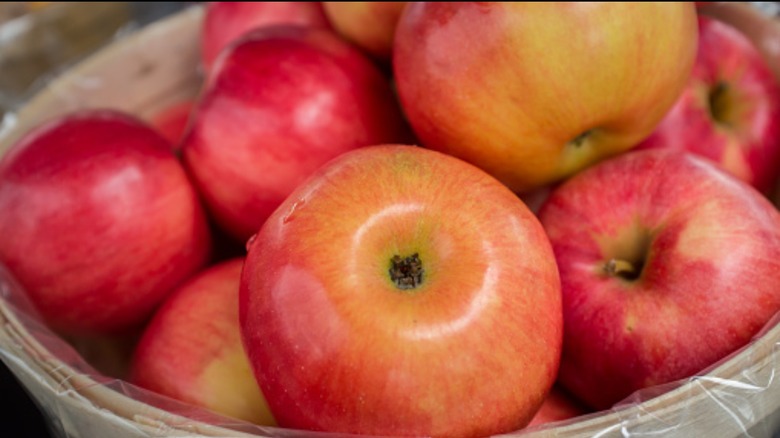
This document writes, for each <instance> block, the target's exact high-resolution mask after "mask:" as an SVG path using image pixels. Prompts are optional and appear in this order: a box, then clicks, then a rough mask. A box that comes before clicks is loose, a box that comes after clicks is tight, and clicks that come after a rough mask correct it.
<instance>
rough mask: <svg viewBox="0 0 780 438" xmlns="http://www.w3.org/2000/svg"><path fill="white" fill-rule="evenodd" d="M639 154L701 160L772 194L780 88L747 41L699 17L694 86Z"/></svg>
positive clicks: (778, 164)
mask: <svg viewBox="0 0 780 438" xmlns="http://www.w3.org/2000/svg"><path fill="white" fill-rule="evenodd" d="M638 148H644V149H652V148H670V149H678V150H683V151H688V152H691V153H694V154H697V155H700V156H702V157H705V158H707V159H708V160H711V161H713V162H714V163H717V164H718V165H720V166H722V167H723V168H724V169H725V170H727V171H728V172H730V173H732V174H733V175H735V176H737V177H738V178H740V179H743V180H745V181H746V182H747V183H749V184H751V185H753V186H754V187H756V188H757V189H758V190H759V191H761V192H763V193H768V192H769V191H770V190H771V189H772V188H773V185H774V182H775V180H776V179H777V176H778V170H779V169H780V84H778V82H777V80H776V79H775V76H774V75H773V73H772V70H771V69H770V68H769V64H768V63H767V62H766V61H765V60H764V58H763V57H762V55H761V54H760V53H759V51H758V49H757V48H756V47H755V46H754V45H753V43H752V42H751V41H750V40H749V39H748V38H747V37H746V36H745V35H743V34H742V33H740V32H739V31H738V30H737V29H736V28H734V27H732V26H731V25H728V24H726V23H722V22H720V21H716V20H713V19H710V18H706V17H699V50H698V55H697V57H696V63H695V65H694V68H693V73H692V75H691V78H690V80H689V82H688V86H687V87H686V89H685V90H684V91H683V93H682V95H681V96H680V97H679V99H678V100H677V103H676V104H675V105H674V107H672V109H671V111H669V113H668V114H667V115H666V117H665V118H664V119H663V121H662V122H661V124H660V125H659V126H658V127H657V128H656V130H655V132H653V134H652V135H651V136H650V137H649V138H647V139H646V140H645V141H644V142H643V143H642V144H641V145H640V146H638Z"/></svg>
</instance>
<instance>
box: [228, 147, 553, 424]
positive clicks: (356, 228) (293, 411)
mask: <svg viewBox="0 0 780 438" xmlns="http://www.w3.org/2000/svg"><path fill="white" fill-rule="evenodd" d="M560 300H561V295H560V285H559V278H558V272H557V267H556V264H555V259H554V255H553V253H552V251H551V249H550V246H549V242H548V241H547V237H546V236H545V233H544V230H543V229H542V227H541V225H540V224H539V222H538V220H537V218H536V216H534V215H533V213H531V211H530V210H529V209H528V208H527V207H526V206H525V204H524V203H523V202H522V201H520V200H519V198H517V197H516V196H515V195H514V194H513V193H512V192H511V191H510V190H508V189H507V188H506V187H505V186H504V185H502V184H501V183H500V182H498V181H497V180H495V179H494V178H492V177H490V176H489V175H488V174H486V173H485V172H483V171H481V170H479V169H478V168H476V167H474V166H472V165H469V164H468V163H465V162H463V161H461V160H458V159H456V158H454V157H451V156H448V155H445V154H441V153H439V152H435V151H430V150H426V149H423V148H419V147H414V146H403V145H377V146H374V147H371V148H362V149H356V150H353V151H349V152H346V153H344V154H342V155H341V156H339V157H338V158H335V159H334V160H332V161H331V162H329V163H328V164H326V165H325V166H323V167H322V168H320V169H319V170H318V171H317V172H316V173H315V174H314V175H313V176H312V177H311V178H310V179H308V180H307V182H305V183H303V184H302V185H301V186H299V187H298V188H297V189H296V190H295V191H294V192H293V193H292V194H291V195H290V197H289V198H287V199H286V200H285V201H284V203H283V204H282V205H281V206H280V207H279V208H278V209H277V210H276V211H275V212H274V214H273V215H272V216H271V217H270V218H269V219H268V221H266V223H265V224H264V225H263V227H262V228H261V229H260V231H259V232H258V234H257V235H256V237H255V238H254V239H252V240H251V241H250V242H249V244H248V254H247V258H246V262H245V264H244V270H243V272H242V276H241V286H240V295H239V315H240V324H241V333H242V338H243V342H244V346H245V349H246V351H247V354H248V356H249V361H250V364H251V365H252V368H253V369H254V372H255V377H256V379H257V381H258V383H259V384H260V387H261V389H262V391H263V393H264V394H265V396H266V399H267V400H268V404H269V406H270V408H271V411H272V412H273V413H274V417H275V418H276V420H277V422H278V423H279V425H280V426H282V427H289V428H295V429H305V430H320V431H329V432H337V433H356V434H366V435H393V436H402V435H415V436H453V437H455V436H487V435H490V434H495V433H502V432H509V431H513V430H517V429H519V428H521V427H523V426H525V425H526V424H527V423H528V422H529V421H530V420H531V417H533V415H534V414H535V413H536V411H537V410H538V408H539V406H540V405H541V404H542V402H543V400H544V398H545V396H546V394H547V392H548V391H549V389H550V387H551V386H552V384H553V382H554V380H555V377H556V373H557V369H558V361H559V355H560V345H561V344H560V342H561V336H562V330H563V327H562V325H561V324H562V316H561V308H560Z"/></svg>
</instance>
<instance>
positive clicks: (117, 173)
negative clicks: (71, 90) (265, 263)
mask: <svg viewBox="0 0 780 438" xmlns="http://www.w3.org/2000/svg"><path fill="white" fill-rule="evenodd" d="M0 211H1V212H2V214H0V236H2V237H1V238H0V263H3V264H5V265H6V266H7V267H8V268H9V270H10V271H11V272H12V273H13V274H14V276H15V277H16V278H17V279H18V280H19V282H20V283H21V284H22V285H23V286H24V288H25V289H26V291H27V292H28V293H29V295H30V298H31V300H32V301H33V303H34V304H35V305H36V307H37V309H38V311H39V312H40V313H41V316H42V317H43V318H44V320H45V321H46V322H48V323H49V325H50V326H51V327H52V328H54V329H55V330H59V331H61V332H63V333H69V334H90V335H99V334H108V333H115V332H116V333H118V332H121V331H123V330H126V329H127V328H128V327H131V326H133V325H136V324H140V323H142V322H143V321H144V320H145V318H147V317H148V316H149V315H150V314H151V312H152V311H153V309H154V308H155V307H156V306H157V305H158V304H159V303H160V301H162V299H163V298H164V297H165V296H166V295H167V294H168V293H169V292H170V291H171V290H172V289H173V288H174V287H176V286H178V285H179V284H180V283H181V282H182V281H184V280H186V279H187V278H188V277H189V276H190V275H192V274H194V273H195V272H196V271H197V270H199V269H200V268H201V267H202V266H203V265H204V264H205V262H206V260H207V258H208V256H209V252H210V246H211V242H210V240H211V238H210V235H209V232H208V225H207V221H206V216H205V213H204V210H203V208H202V206H201V204H200V202H199V199H198V196H197V193H196V192H195V189H194V188H193V186H192V184H191V183H190V181H189V179H188V178H187V175H186V173H185V171H184V168H183V167H182V165H181V164H180V162H179V161H178V160H177V158H176V156H175V155H174V154H173V152H172V147H171V144H170V143H169V142H168V141H166V140H165V139H164V138H163V137H162V136H161V135H160V134H158V133H157V132H155V131H154V130H153V129H152V128H150V127H149V126H148V125H145V124H143V123H142V122H140V121H138V120H137V119H135V118H134V117H132V116H130V115H126V114H123V113H120V112H116V111H110V110H83V111H79V112H74V113H70V114H68V115H65V116H62V117H59V118H56V119H54V120H52V121H50V122H48V123H45V124H43V125H40V126H38V127H37V128H35V129H33V130H31V131H30V132H28V133H27V135H26V136H24V137H23V138H22V139H20V140H19V141H18V142H17V143H16V144H14V145H12V146H11V148H10V149H9V150H8V152H7V153H6V154H5V155H4V157H3V158H2V161H0Z"/></svg>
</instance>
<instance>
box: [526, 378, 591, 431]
mask: <svg viewBox="0 0 780 438" xmlns="http://www.w3.org/2000/svg"><path fill="white" fill-rule="evenodd" d="M589 412H591V411H590V410H589V409H587V408H586V407H585V406H582V405H581V404H580V403H579V402H578V401H576V400H574V399H573V398H572V397H571V396H570V395H569V394H568V393H567V392H566V391H565V390H563V389H561V388H560V387H559V386H558V385H555V386H553V387H552V389H551V390H550V393H549V394H547V398H545V399H544V403H542V407H541V408H539V410H538V411H537V412H536V415H534V418H533V419H532V420H531V422H530V423H528V427H534V426H540V425H542V424H547V423H553V422H556V421H563V420H570V419H572V418H575V417H579V416H581V415H585V414H587V413H589Z"/></svg>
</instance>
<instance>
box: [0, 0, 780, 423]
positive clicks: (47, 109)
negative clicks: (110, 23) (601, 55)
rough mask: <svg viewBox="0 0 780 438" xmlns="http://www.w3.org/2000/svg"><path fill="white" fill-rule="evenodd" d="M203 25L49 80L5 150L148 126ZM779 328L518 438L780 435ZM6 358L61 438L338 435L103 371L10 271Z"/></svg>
mask: <svg viewBox="0 0 780 438" xmlns="http://www.w3.org/2000/svg"><path fill="white" fill-rule="evenodd" d="M711 12H712V14H713V15H717V14H722V15H724V16H726V17H735V18H736V20H737V21H738V22H739V23H741V24H742V27H746V28H748V30H749V31H750V32H749V33H751V36H752V37H753V38H754V40H756V41H758V42H759V45H760V46H761V47H762V49H763V51H764V53H765V54H767V55H768V56H769V57H770V58H771V59H772V60H773V62H774V63H773V66H775V67H777V65H778V61H777V60H778V59H780V57H777V54H776V53H774V52H773V51H774V50H775V49H774V47H775V45H773V43H776V42H777V41H780V26H777V25H776V24H775V23H774V22H773V21H771V20H770V19H767V18H765V17H763V16H759V15H758V14H757V13H756V12H755V10H751V9H749V8H731V7H727V8H720V7H719V6H718V5H715V6H713V7H712V11H711ZM202 18H203V10H202V8H200V7H192V8H189V9H187V10H186V11H184V12H182V13H179V14H177V15H175V16H173V17H171V18H167V19H164V20H162V21H159V22H157V23H154V24H152V25H150V26H147V27H146V28H144V29H143V30H141V31H139V32H137V33H134V34H132V35H129V36H127V37H126V38H123V39H121V40H120V41H117V42H115V43H113V44H111V45H110V46H108V47H106V48H105V49H103V50H101V51H99V52H98V53H97V54H95V55H93V56H92V57H90V58H89V59H87V60H86V61H84V62H82V63H80V64H78V65H76V66H75V67H74V68H72V69H70V70H69V71H67V72H66V73H64V74H62V75H60V76H59V77H57V78H55V79H53V80H51V81H50V82H48V83H47V84H46V86H45V87H44V88H43V89H42V90H41V91H40V92H39V93H38V94H37V95H35V96H34V97H33V98H31V99H30V100H29V101H28V102H27V103H26V104H25V105H23V107H22V108H21V109H20V110H19V111H18V112H16V113H15V114H14V115H13V116H12V117H7V118H6V124H5V126H3V127H2V131H1V132H0V153H2V152H4V151H5V150H7V149H8V147H9V146H10V145H11V144H13V143H14V142H15V141H16V140H17V139H18V138H20V136H21V135H23V134H24V133H25V132H27V131H28V130H29V129H30V128H32V127H34V126H36V125H38V124H39V123H41V122H43V121H45V120H48V119H50V118H52V117H54V116H57V115H61V114H64V113H67V112H69V111H72V110H76V109H80V108H93V107H101V108H106V107H108V108H115V109H120V110H124V111H128V112H131V113H133V114H136V115H138V116H140V117H141V118H145V119H147V120H148V119H149V118H150V117H152V116H153V115H154V114H156V113H157V112H158V111H159V110H160V109H162V108H165V107H166V106H168V105H170V104H172V103H175V102H180V101H183V100H186V99H187V98H192V97H194V96H195V95H196V94H197V92H198V89H199V87H200V81H201V76H200V72H199V68H198V62H199V52H198V45H197V44H196V43H195V42H197V41H198V40H199V32H200V25H201V20H202ZM746 23H747V24H746ZM756 23H758V25H756ZM776 71H780V70H776ZM0 214H2V212H0ZM775 322H776V319H775V320H773V321H771V322H770V323H769V324H768V325H767V327H765V329H764V330H762V331H761V332H760V334H759V335H758V336H756V337H755V339H754V340H753V341H752V342H751V343H750V344H749V345H747V346H745V347H744V348H742V349H740V350H739V351H737V352H735V353H733V354H732V355H730V356H729V357H727V358H726V359H723V360H721V361H720V362H718V363H717V364H715V365H713V366H712V367H710V368H709V369H708V370H707V372H706V373H702V374H700V375H698V376H694V377H691V378H689V379H685V380H683V381H678V382H675V383H673V384H669V385H664V386H661V387H654V388H650V389H647V390H642V391H640V392H638V393H635V394H634V395H633V396H632V397H630V398H629V399H627V400H625V401H623V402H621V403H619V404H618V405H616V406H615V407H613V408H612V409H610V410H607V411H602V412H597V413H594V414H589V415H586V416H583V417H579V418H575V419H572V420H567V421H563V422H557V423H549V424H546V425H543V426H538V427H534V428H528V429H524V430H521V431H517V432H516V433H515V434H516V435H521V436H539V437H544V436H550V437H552V436H556V437H592V436H599V437H602V436H603V437H608V436H623V437H628V436H632V437H633V436H665V437H666V436H679V437H690V436H718V437H736V436H767V437H768V436H772V435H773V434H774V433H775V432H776V431H778V430H780V382H779V381H778V379H777V378H776V370H778V369H780V368H779V367H780V363H778V362H779V361H780V352H778V345H777V343H778V340H780V327H778V326H775V324H774V323H775ZM0 359H2V361H3V362H4V363H5V364H6V365H7V366H8V367H9V368H10V369H11V370H12V372H13V374H14V375H15V376H16V377H17V378H18V379H19V381H20V382H21V383H22V384H23V385H24V387H25V388H26V389H27V391H28V392H29V393H30V394H31V395H32V397H33V398H34V399H35V401H36V402H37V404H38V405H39V406H40V407H41V409H42V410H43V411H44V413H45V415H46V417H47V419H48V421H49V422H50V424H51V428H52V429H53V430H55V431H57V432H58V433H59V434H61V435H63V436H73V437H114V438H120V437H158V436H312V435H322V436H332V435H331V434H313V433H311V432H304V431H293V430H286V429H282V428H272V427H260V426H255V425H252V424H249V423H245V422H241V421H238V420H232V419H229V418H226V417H222V416H219V415H216V414H213V413H211V412H208V411H206V410H203V409H199V408H196V407H193V406H188V405H186V404H183V403H179V402H176V401H173V400H171V399H167V398H165V397H162V396H159V395H156V394H153V393H151V392H149V391H145V390H143V389H140V388H137V387H135V386H133V385H131V384H129V383H127V382H124V381H122V380H118V379H114V378H108V377H105V376H103V375H101V374H100V373H99V372H97V371H96V370H95V368H93V367H92V366H91V365H89V364H88V363H87V362H86V361H85V359H84V358H82V356H80V355H79V353H78V352H77V351H76V350H75V349H74V348H73V347H72V346H71V345H70V344H69V343H67V342H66V341H64V340H63V339H61V338H59V337H58V336H57V335H55V334H54V333H53V332H52V331H50V330H49V329H48V328H47V327H46V326H45V325H44V324H43V323H42V322H41V321H40V320H39V318H38V317H37V316H36V314H35V311H34V310H33V307H32V305H31V304H30V303H29V302H28V301H27V300H26V298H25V296H24V293H23V291H22V289H21V287H20V286H19V285H18V284H17V283H16V282H15V281H14V280H13V278H12V276H11V275H10V273H8V272H7V271H6V270H5V269H0ZM6 402H7V401H6Z"/></svg>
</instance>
